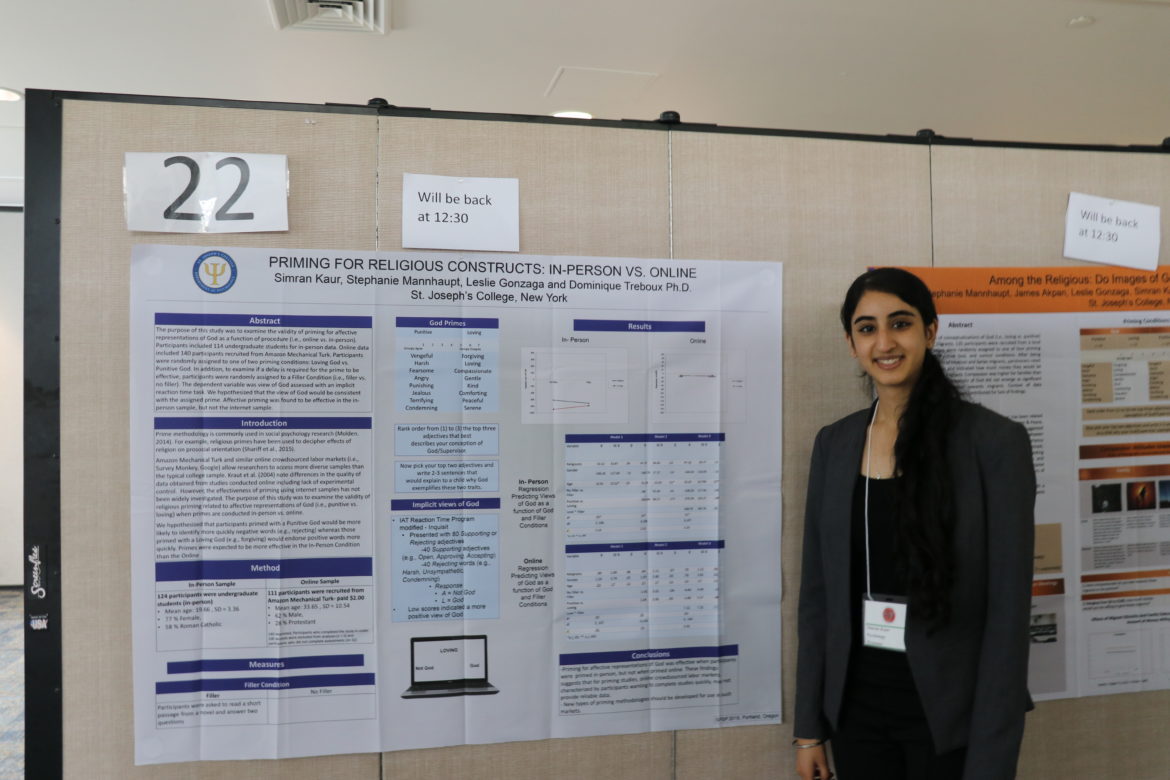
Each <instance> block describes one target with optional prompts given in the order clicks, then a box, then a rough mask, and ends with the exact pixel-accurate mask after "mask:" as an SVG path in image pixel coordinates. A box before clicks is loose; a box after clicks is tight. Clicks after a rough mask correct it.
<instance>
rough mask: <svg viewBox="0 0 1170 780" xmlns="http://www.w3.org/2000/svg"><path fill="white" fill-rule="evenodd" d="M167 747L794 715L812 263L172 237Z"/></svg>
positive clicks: (142, 659)
mask: <svg viewBox="0 0 1170 780" xmlns="http://www.w3.org/2000/svg"><path fill="white" fill-rule="evenodd" d="M130 331H131V339H130V341H131V361H130V363H131V369H130V370H131V376H130V384H131V431H130V437H131V492H132V540H131V541H132V568H133V571H132V579H133V631H134V637H133V644H134V701H135V733H136V740H135V745H136V760H137V762H138V763H162V762H173V761H191V760H204V759H246V758H278V757H291V756H304V755H315V754H327V753H347V752H367V751H381V750H396V749H403V748H425V747H436V746H445V745H459V744H470V743H489V742H500V741H509V740H530V739H542V738H546V737H573V736H590V735H600V734H615V733H632V732H641V731H656V730H672V729H686V728H708V727H714V726H721V725H743V724H762V723H777V722H779V718H780V702H781V697H780V659H779V648H780V583H781V574H780V507H781V501H780V484H781V474H780V463H781V458H780V449H781V414H780V410H781V396H780V390H781V266H780V265H779V264H777V263H736V262H705V261H689V260H687V261H674V260H671V261H667V260H642V259H622V258H600V257H544V256H540V257H538V256H525V255H516V254H507V255H503V254H501V255H495V254H485V253H470V254H466V253H464V254H461V253H450V252H428V253H418V252H352V251H322V250H290V249H245V248H219V247H205V248H194V247H186V246H161V245H143V246H138V247H135V249H134V251H133V257H132V260H131V312H130Z"/></svg>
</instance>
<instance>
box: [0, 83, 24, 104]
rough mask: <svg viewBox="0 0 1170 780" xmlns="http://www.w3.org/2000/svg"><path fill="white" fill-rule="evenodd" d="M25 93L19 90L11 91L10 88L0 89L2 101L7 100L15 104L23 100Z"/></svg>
mask: <svg viewBox="0 0 1170 780" xmlns="http://www.w3.org/2000/svg"><path fill="white" fill-rule="evenodd" d="M23 99H24V93H23V92H21V91H20V90H19V89H9V88H8V87H0V100H6V101H9V102H12V103H15V102H16V101H17V100H23Z"/></svg>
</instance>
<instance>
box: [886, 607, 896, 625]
mask: <svg viewBox="0 0 1170 780" xmlns="http://www.w3.org/2000/svg"><path fill="white" fill-rule="evenodd" d="M882 617H883V618H884V619H885V621H886V622H887V623H893V622H894V618H896V617H897V615H896V614H895V613H894V610H893V608H891V607H886V608H885V609H883V610H882Z"/></svg>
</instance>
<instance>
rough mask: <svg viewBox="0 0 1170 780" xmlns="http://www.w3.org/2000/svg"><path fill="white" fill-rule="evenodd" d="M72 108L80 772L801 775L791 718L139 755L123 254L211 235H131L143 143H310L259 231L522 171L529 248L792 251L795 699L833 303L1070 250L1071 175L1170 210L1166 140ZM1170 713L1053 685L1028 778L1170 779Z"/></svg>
mask: <svg viewBox="0 0 1170 780" xmlns="http://www.w3.org/2000/svg"><path fill="white" fill-rule="evenodd" d="M310 119H311V120H312V121H311V122H310V121H308V120H310ZM64 128H65V132H64V142H63V145H64V151H63V155H64V171H65V174H64V182H63V204H62V213H63V215H65V217H66V218H65V219H64V220H63V227H62V258H61V263H62V278H63V279H64V280H66V281H65V283H64V287H63V289H62V312H63V314H62V346H61V361H62V407H61V427H62V464H61V465H62V485H63V487H62V493H63V495H62V519H61V522H62V558H63V561H62V562H63V591H64V607H63V609H64V614H63V625H64V652H65V670H64V678H65V689H64V695H65V770H66V775H67V776H69V777H77V778H89V777H122V776H125V777H133V778H191V779H192V780H202V779H203V778H208V779H210V778H216V779H219V778H225V779H226V778H245V777H247V778H253V777H274V778H275V777H281V778H300V777H305V778H309V777H346V778H369V779H370V780H374V778H378V777H384V778H386V779H387V780H416V779H417V780H422V779H423V778H427V779H428V780H429V779H431V778H448V777H451V778H456V777H457V778H463V779H464V780H476V778H483V779H484V780H487V779H488V778H493V779H494V778H498V777H508V778H510V779H512V780H525V779H527V778H532V779H533V780H536V779H537V778H540V779H542V780H543V779H546V778H558V779H559V778H582V779H584V778H607V780H608V779H612V780H620V779H621V778H630V780H634V778H637V780H645V779H647V778H650V779H654V778H662V779H663V780H666V779H667V778H672V779H677V780H683V779H686V778H696V779H697V778H712V777H720V778H761V777H770V778H781V779H782V778H793V777H795V775H794V773H793V772H792V770H791V764H792V760H793V759H792V754H791V749H790V748H789V747H788V742H789V740H790V738H791V733H790V731H791V730H790V728H789V726H787V725H782V726H762V727H740V728H730V729H722V730H713V731H683V732H668V733H656V734H636V735H628V736H618V737H603V738H594V739H574V740H544V741H539V742H521V743H509V744H501V745H487V746H467V747H459V748H446V749H436V750H417V751H402V752H397V753H387V754H382V755H378V754H370V755H357V756H340V757H338V756H334V757H321V758H314V759H299V760H286V761H269V762H264V761H259V762H209V763H203V764H178V765H164V766H153V767H134V766H133V751H132V720H131V717H132V714H131V690H130V689H131V680H130V670H131V667H130V663H131V659H130V638H129V637H130V614H129V603H130V583H129V575H128V571H129V530H128V525H129V490H128V484H129V461H128V434H127V432H128V429H129V417H128V409H127V401H126V399H127V381H128V334H127V306H128V299H127V288H126V277H125V267H126V264H127V262H128V258H129V256H130V247H131V246H132V245H133V244H134V243H136V242H147V241H159V240H165V241H166V242H168V243H185V244H195V243H200V242H202V241H203V239H202V238H201V237H199V236H172V235H167V236H165V237H160V236H158V235H157V234H153V235H148V234H135V233H130V232H127V231H126V229H125V223H124V221H123V216H122V212H121V194H120V186H121V161H122V154H123V153H124V152H126V151H176V150H231V151H255V152H274V153H282V154H288V155H289V162H290V169H291V170H292V171H293V179H292V201H291V203H290V224H291V225H292V226H293V227H292V230H290V231H289V232H288V233H286V234H281V235H278V236H276V235H272V234H251V235H249V234H238V235H234V236H232V238H231V241H232V242H233V243H235V244H239V245H246V246H271V245H281V246H288V247H304V248H353V249H383V250H389V249H395V248H399V247H400V246H401V240H400V229H401V202H400V201H401V174H402V173H403V172H414V173H434V174H457V175H465V176H505V177H519V178H520V179H521V180H522V183H521V193H522V201H521V251H522V252H526V253H534V254H535V253H541V254H564V255H577V254H581V255H610V256H633V257H669V256H673V257H675V258H680V259H681V258H693V259H736V260H780V261H783V262H784V264H785V266H784V277H785V278H784V289H785V301H784V377H785V380H784V381H785V387H784V431H785V435H784V480H783V485H782V487H783V493H784V517H785V519H786V523H785V532H784V543H783V549H782V550H778V551H777V562H778V564H781V563H782V564H783V566H784V596H783V608H782V609H783V618H784V631H785V639H784V646H783V647H782V648H776V656H777V663H781V658H782V657H783V658H784V659H785V661H784V663H785V677H784V685H785V690H784V709H783V711H784V713H785V716H786V717H788V716H790V714H791V711H792V664H791V662H790V661H791V659H792V658H793V657H794V644H793V640H794V637H795V628H794V614H795V608H794V605H795V598H796V594H797V585H796V584H797V582H798V577H799V560H798V550H799V546H800V541H801V529H800V517H801V514H802V511H803V486H804V482H805V479H806V477H807V457H808V449H809V446H810V443H811V441H812V437H813V435H814V433H815V431H816V429H817V428H818V427H819V426H820V425H822V424H824V423H826V422H829V421H831V420H833V419H836V418H837V417H839V416H840V415H841V414H843V413H844V412H846V411H849V410H851V409H853V408H856V407H857V406H858V405H860V404H862V403H864V400H865V399H864V394H863V392H862V389H861V385H860V383H859V381H858V380H857V379H856V376H855V374H854V371H853V367H852V365H851V362H850V360H849V359H848V356H847V353H846V352H845V350H844V346H843V344H842V338H841V335H840V332H839V328H838V326H837V325H836V320H835V308H836V306H837V305H838V302H839V296H840V294H841V292H842V290H843V289H844V286H845V285H846V284H847V283H848V281H849V280H850V279H852V277H853V276H855V275H856V274H857V273H858V272H860V271H861V270H863V269H864V268H865V267H866V266H867V265H872V264H893V263H896V264H900V265H929V264H931V263H932V262H934V263H936V264H938V265H975V264H978V265H995V264H1005V265H1035V264H1044V265H1053V264H1062V263H1066V262H1068V261H1063V260H1062V259H1061V258H1060V257H1059V252H1060V247H1059V242H1058V240H1057V236H1059V235H1062V231H1063V227H1062V225H1063V222H1062V220H1063V200H1064V199H1065V198H1066V197H1067V192H1068V190H1069V189H1078V190H1081V191H1085V192H1091V193H1096V194H1102V195H1108V196H1110V197H1119V198H1131V199H1134V200H1141V201H1143V202H1147V203H1156V204H1160V205H1162V206H1163V207H1167V206H1170V176H1168V166H1167V163H1166V160H1167V158H1164V157H1160V156H1152V155H1134V154H1103V153H1084V152H1072V151H1041V150H1004V149H992V148H963V147H953V148H937V147H936V148H934V149H931V148H930V147H928V146H925V145H918V144H911V145H906V144H894V143H881V142H877V141H846V140H829V139H809V138H791V137H784V136H777V135H748V134H724V133H693V132H685V131H677V132H670V133H668V132H665V131H654V130H642V129H629V128H610V127H599V126H581V125H558V124H551V123H539V122H534V123H527V122H495V121H488V120H484V119H476V120H454V119H445V120H439V119H424V118H375V117H373V116H363V115H345V114H327V113H313V114H309V113H303V112H291V111H290V112H283V111H262V110H244V109H230V108H197V107H183V106H164V105H135V104H125V103H103V102H96V101H95V102H90V101H68V102H67V103H66V106H65V124H64ZM1009 216H1010V219H1009ZM991 226H995V227H997V228H998V229H999V230H998V232H995V233H994V235H992V234H991V233H989V231H988V228H989V227H991ZM83 312H84V315H83V314H82V313H83ZM95 454H97V455H100V457H95ZM1099 713H1105V714H1099ZM1168 714H1170V698H1168V695H1166V694H1148V695H1140V696H1116V697H1107V698H1095V699H1088V700H1081V701H1065V702H1054V703H1049V704H1044V705H1041V706H1040V708H1039V709H1038V711H1037V712H1036V713H1035V714H1034V715H1033V716H1032V717H1031V720H1030V723H1029V730H1028V739H1027V744H1026V747H1025V755H1024V759H1023V761H1024V771H1023V772H1022V773H1021V776H1023V777H1029V778H1053V779H1055V778H1068V777H1080V776H1103V775H1106V774H1111V775H1113V774H1116V775H1119V776H1124V777H1143V778H1144V777H1156V776H1164V775H1167V774H1170V748H1167V746H1166V743H1165V741H1164V740H1163V741H1159V740H1157V739H1155V738H1154V737H1155V733H1154V732H1155V731H1156V730H1158V729H1160V727H1161V724H1162V723H1163V722H1165V720H1166V716H1167V715H1168ZM1087 767H1092V771H1086V768H1087Z"/></svg>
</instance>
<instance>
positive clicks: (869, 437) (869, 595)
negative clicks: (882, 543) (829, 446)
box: [864, 400, 881, 601]
mask: <svg viewBox="0 0 1170 780" xmlns="http://www.w3.org/2000/svg"><path fill="white" fill-rule="evenodd" d="M880 403H881V401H880V400H879V401H875V402H874V405H873V417H870V418H869V431H868V432H867V433H866V436H865V510H864V513H865V598H866V599H867V600H869V601H872V600H873V584H872V583H871V582H870V574H869V475H870V474H871V473H872V472H871V471H870V465H871V464H872V463H873V423H874V420H876V419H877V413H878V404H880Z"/></svg>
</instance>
